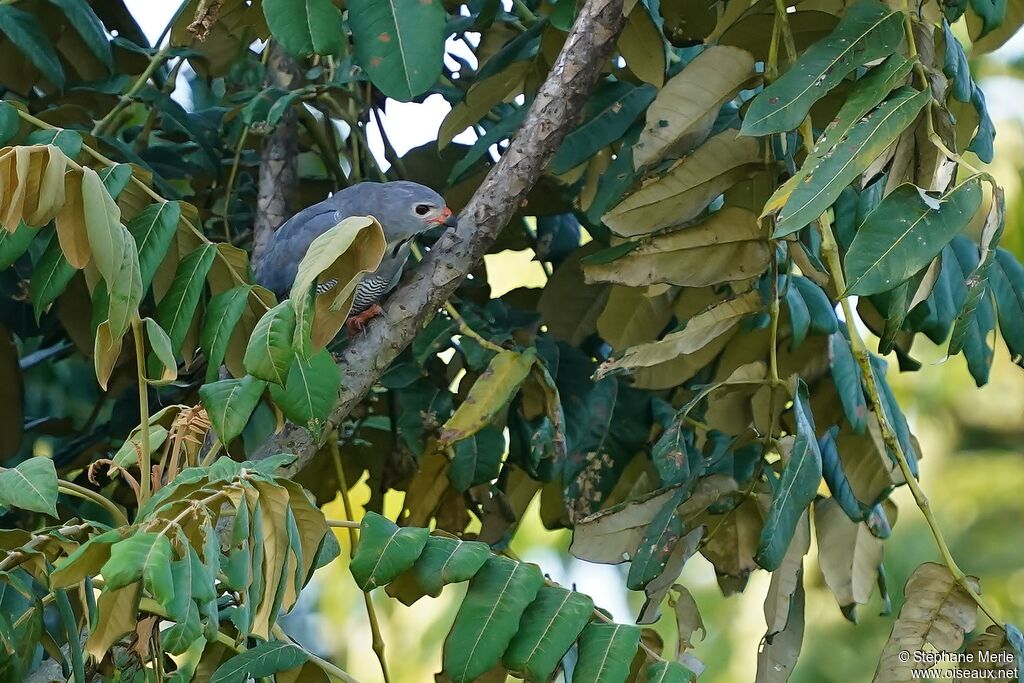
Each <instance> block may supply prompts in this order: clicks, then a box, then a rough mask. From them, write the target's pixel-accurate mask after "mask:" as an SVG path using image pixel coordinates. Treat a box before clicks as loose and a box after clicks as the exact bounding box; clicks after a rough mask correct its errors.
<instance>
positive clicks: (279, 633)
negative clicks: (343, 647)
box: [271, 624, 359, 683]
mask: <svg viewBox="0 0 1024 683" xmlns="http://www.w3.org/2000/svg"><path fill="white" fill-rule="evenodd" d="M271 632H272V633H273V634H274V637H275V638H277V639H278V640H283V641H285V642H288V643H291V644H292V645H294V646H295V647H297V648H299V649H300V650H302V651H303V652H305V653H306V656H307V657H309V661H311V662H313V663H314V664H316V665H317V666H319V667H320V668H321V669H323V670H324V673H326V674H327V675H328V676H333V677H334V678H339V679H341V680H342V681H344V682H345V683H359V681H357V680H356V679H354V678H352V676H350V675H349V673H348V672H347V671H344V670H342V669H339V668H338V667H337V666H335V665H334V664H331V663H330V662H328V661H327V660H326V659H324V658H323V657H318V656H317V655H316V654H314V653H312V652H310V651H309V650H307V649H306V648H304V647H302V645H300V644H299V643H298V642H296V641H295V639H294V638H292V637H291V636H290V635H288V634H287V633H285V632H284V629H283V628H281V626H280V625H279V624H274V626H273V627H272V628H271Z"/></svg>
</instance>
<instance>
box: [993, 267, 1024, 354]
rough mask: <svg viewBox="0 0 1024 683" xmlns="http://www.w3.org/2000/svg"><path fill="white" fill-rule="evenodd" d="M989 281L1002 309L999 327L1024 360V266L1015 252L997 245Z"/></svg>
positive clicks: (1009, 344)
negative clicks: (1015, 255) (999, 247)
mask: <svg viewBox="0 0 1024 683" xmlns="http://www.w3.org/2000/svg"><path fill="white" fill-rule="evenodd" d="M989 283H990V284H991V286H992V293H993V294H994V295H995V300H996V307H997V308H998V310H999V331H1000V332H1001V333H1002V336H1003V340H1004V341H1005V342H1006V346H1007V348H1009V349H1010V355H1011V356H1012V357H1013V359H1014V361H1015V362H1016V363H1018V364H1020V363H1024V266H1022V265H1021V264H1020V262H1019V261H1018V260H1017V259H1016V257H1014V255H1013V254H1012V253H1010V252H1008V251H1007V250H1005V249H997V250H996V258H995V261H994V262H993V263H992V268H991V270H990V271H989Z"/></svg>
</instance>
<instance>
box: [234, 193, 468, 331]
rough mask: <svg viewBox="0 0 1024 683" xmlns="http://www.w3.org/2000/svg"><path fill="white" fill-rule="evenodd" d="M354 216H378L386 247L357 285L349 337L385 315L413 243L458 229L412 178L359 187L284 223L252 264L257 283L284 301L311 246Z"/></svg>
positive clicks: (329, 284)
mask: <svg viewBox="0 0 1024 683" xmlns="http://www.w3.org/2000/svg"><path fill="white" fill-rule="evenodd" d="M351 216H373V217H374V218H376V219H377V221H378V222H379V223H380V225H381V228H382V229H383V231H384V238H385V240H386V242H387V247H386V250H385V253H384V258H383V259H382V260H381V262H380V265H379V266H378V267H377V269H376V270H374V271H373V272H372V273H366V274H364V275H363V276H362V278H361V279H360V281H359V283H358V285H357V286H356V291H355V295H354V297H353V300H352V309H351V311H350V312H349V318H348V320H347V321H346V323H345V328H346V330H347V331H348V333H349V335H350V336H351V335H352V334H354V333H356V332H358V331H360V330H362V329H363V328H364V327H365V326H366V324H367V323H368V322H369V320H371V319H372V318H374V317H376V316H378V315H380V314H381V313H382V312H383V309H382V308H381V306H380V302H381V301H382V300H383V299H384V297H385V296H387V294H388V293H389V292H390V291H391V290H392V289H394V288H395V286H396V285H397V284H398V280H399V279H400V278H401V276H402V270H403V268H404V267H405V263H406V261H407V260H408V259H409V253H410V249H411V244H412V241H413V239H414V238H415V237H416V236H417V235H419V234H420V233H423V232H426V231H428V230H431V229H433V228H436V227H439V226H444V227H447V228H454V227H455V226H456V225H457V217H456V216H455V214H454V213H452V210H451V209H449V208H448V206H447V204H446V203H445V200H444V198H443V197H442V196H441V195H439V194H438V193H437V192H435V191H434V190H432V189H430V188H429V187H427V186H425V185H421V184H419V183H415V182H412V181H408V180H395V181H391V182H386V183H376V182H362V183H357V184H356V185H352V186H350V187H347V188H345V189H343V190H340V191H338V192H336V193H334V194H333V195H331V196H330V197H328V198H327V199H325V200H323V201H322V202H319V203H317V204H313V205H312V206H309V207H307V208H305V209H303V210H302V211H300V212H298V213H297V214H295V215H294V216H292V217H291V218H289V219H288V220H287V221H285V222H284V223H283V224H282V225H281V227H279V228H278V229H277V230H276V231H275V232H274V235H273V237H272V238H271V240H270V243H269V244H268V245H267V249H266V250H265V251H264V256H263V258H262V259H260V261H259V263H255V264H253V270H254V274H255V279H256V282H257V283H258V284H260V285H262V286H264V287H266V288H267V289H269V290H270V291H272V292H274V294H275V295H277V297H278V299H279V300H282V299H284V298H286V297H287V296H288V293H289V291H290V290H291V286H292V283H293V282H294V281H295V276H296V274H297V273H298V268H299V262H300V261H301V260H302V257H303V256H305V255H306V251H307V250H308V249H309V245H310V244H311V243H312V242H313V240H315V239H316V238H317V237H319V236H320V235H322V234H323V233H325V232H327V231H328V230H330V229H331V228H333V227H334V226H335V225H337V224H338V223H340V222H341V221H343V220H344V219H346V218H349V217H351ZM336 285H337V281H336V280H327V281H325V282H320V283H318V284H317V286H316V293H317V295H321V294H325V293H327V292H329V291H330V290H331V289H333V288H334V286H336Z"/></svg>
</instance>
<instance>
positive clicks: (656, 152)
mask: <svg viewBox="0 0 1024 683" xmlns="http://www.w3.org/2000/svg"><path fill="white" fill-rule="evenodd" d="M634 11H635V12H636V11H646V10H644V8H643V7H642V6H641V7H637V9H636V10H634ZM631 19H632V17H631ZM660 44H661V43H660V41H659V45H660ZM756 78H757V72H756V71H755V70H754V58H753V57H752V56H751V54H750V53H749V52H747V51H746V50H741V49H739V48H736V47H725V46H721V45H713V46H711V47H709V48H707V49H706V50H704V52H702V53H701V54H699V55H697V57H695V58H694V60H693V61H692V62H690V63H689V64H687V65H686V67H685V68H684V69H683V70H682V71H680V72H679V73H678V74H676V75H675V76H673V77H672V78H671V79H669V81H668V83H666V84H665V87H664V88H662V90H661V91H660V92H659V93H658V96H657V97H655V98H654V102H652V103H651V106H650V107H648V108H647V121H646V124H645V125H644V130H643V132H642V133H641V134H640V139H639V140H637V143H636V145H634V147H633V165H634V166H635V167H636V168H642V167H644V166H647V165H649V164H651V163H653V162H655V161H658V160H659V159H663V158H665V157H667V156H671V155H672V154H679V153H683V152H686V151H688V150H689V149H690V148H691V147H693V146H694V145H695V144H696V143H697V142H698V141H700V140H701V139H702V138H703V137H704V136H705V135H707V134H708V131H710V130H711V125H712V124H713V123H714V121H715V117H717V116H718V110H719V109H721V108H722V105H723V104H725V103H726V102H728V101H729V100H731V99H732V98H734V97H735V96H736V93H737V92H739V91H740V89H742V88H743V87H744V86H747V85H749V84H750V83H751V81H753V80H756Z"/></svg>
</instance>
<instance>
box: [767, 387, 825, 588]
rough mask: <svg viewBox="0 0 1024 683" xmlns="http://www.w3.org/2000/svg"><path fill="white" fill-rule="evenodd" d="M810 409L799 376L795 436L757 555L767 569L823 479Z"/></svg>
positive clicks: (781, 552) (772, 565)
mask: <svg viewBox="0 0 1024 683" xmlns="http://www.w3.org/2000/svg"><path fill="white" fill-rule="evenodd" d="M810 410H811V409H810V404H809V401H808V397H807V385H806V384H804V381H803V380H802V379H798V380H797V387H796V392H795V393H794V395H793V415H794V418H795V420H796V439H795V440H794V442H793V447H792V448H791V449H790V451H789V459H788V460H787V461H786V466H785V468H784V469H783V470H782V477H781V478H780V480H779V482H778V484H777V485H776V486H775V490H774V491H773V493H772V502H771V507H770V508H769V509H768V516H767V517H766V518H765V521H764V527H763V528H762V529H761V541H760V543H759V544H758V548H757V555H756V556H755V559H756V560H757V563H758V564H759V565H761V566H762V567H764V568H765V569H767V570H768V571H775V569H777V568H778V566H779V564H781V562H782V558H783V557H784V556H785V555H786V550H787V549H788V548H789V542H790V541H791V540H792V539H793V533H794V532H795V531H796V525H797V523H798V522H799V521H800V516H801V515H802V514H803V513H804V512H805V511H806V510H807V508H808V506H809V505H810V504H811V501H813V500H814V496H815V493H816V492H817V490H818V485H819V484H820V483H821V453H820V452H819V451H818V441H817V439H816V437H815V434H814V422H813V420H812V418H811V412H810Z"/></svg>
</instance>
